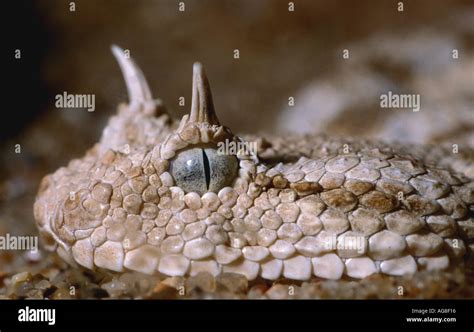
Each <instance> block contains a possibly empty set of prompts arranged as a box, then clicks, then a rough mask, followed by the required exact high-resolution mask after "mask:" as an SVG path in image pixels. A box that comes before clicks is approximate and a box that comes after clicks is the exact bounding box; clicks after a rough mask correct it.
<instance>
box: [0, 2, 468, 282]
mask: <svg viewBox="0 0 474 332" xmlns="http://www.w3.org/2000/svg"><path fill="white" fill-rule="evenodd" d="M180 2H181V1H178V0H155V1H151V0H114V1H112V0H107V1H86V0H78V1H65V0H52V1H33V0H31V1H21V0H19V1H7V2H6V3H5V4H3V5H2V6H3V7H4V10H3V15H5V19H4V22H6V23H8V29H7V30H6V31H5V33H6V38H5V41H4V43H3V47H2V51H3V52H2V53H3V55H4V60H3V61H4V65H6V69H7V71H6V72H7V78H6V80H5V82H7V84H5V87H4V89H5V90H4V91H5V93H4V95H3V96H2V97H3V99H4V100H5V101H6V105H5V104H4V109H3V112H2V121H1V122H2V124H3V126H2V127H3V128H2V131H0V138H1V143H0V149H1V152H2V153H1V154H0V158H1V161H0V234H5V233H8V232H9V233H12V234H36V233H35V232H36V230H35V227H34V222H33V215H32V205H33V201H34V197H35V194H36V191H37V187H38V184H39V181H40V180H41V178H42V177H43V176H44V175H45V174H47V173H50V172H52V171H54V170H55V169H57V168H58V167H59V166H61V165H65V164H66V163H67V162H68V161H69V160H70V159H71V158H75V157H80V156H81V155H82V154H83V153H84V151H85V150H86V149H87V148H89V147H90V146H91V145H92V144H93V143H94V142H96V141H97V140H98V138H99V137H100V134H101V130H102V128H103V126H104V124H105V122H106V121H107V118H108V117H109V116H110V115H112V114H114V112H115V111H116V106H117V104H118V103H120V102H124V101H127V95H126V89H125V84H124V82H123V79H122V76H121V73H120V71H119V68H118V65H117V64H116V62H115V60H114V58H113V56H112V54H111V52H110V45H111V44H117V45H119V46H121V47H123V48H125V49H128V50H130V53H131V56H132V57H133V58H134V59H135V60H136V62H137V63H138V64H139V66H140V67H141V68H142V70H143V71H144V73H145V75H146V77H147V79H148V81H149V83H150V86H151V88H152V91H153V93H154V96H155V97H157V98H161V99H162V100H163V101H164V102H165V104H166V106H167V108H168V111H169V113H170V114H171V115H172V116H173V117H176V118H179V117H180V116H181V115H183V114H184V113H185V112H187V111H188V109H189V106H190V96H191V70H192V63H193V62H194V61H201V62H202V63H203V64H204V66H205V67H206V70H207V73H208V76H209V78H210V81H211V85H212V89H213V94H214V102H215V104H216V110H217V112H218V115H219V118H220V119H221V122H223V123H224V124H226V125H228V126H229V127H231V128H232V129H233V131H234V132H237V133H242V132H246V133H258V132H264V131H266V132H275V131H279V132H296V133H309V132H316V133H328V134H331V135H350V136H361V137H370V138H377V139H379V138H381V139H384V140H389V141H392V140H397V141H402V142H412V143H421V144H425V143H436V144H438V143H452V144H459V145H460V147H461V148H474V134H473V132H474V23H473V22H474V4H473V2H472V1H469V0H464V1H463V0H413V1H404V2H403V11H399V10H398V9H399V6H400V5H399V1H393V0H377V1H367V0H364V1H341V0H331V1H329V0H325V1H313V0H295V1H293V2H294V11H289V10H288V6H289V4H288V3H289V1H286V0H285V1H283V0H258V1H254V0H183V1H182V2H183V3H184V4H185V10H184V11H183V12H181V11H179V6H180V4H179V3H180ZM72 9H74V10H72ZM235 49H238V50H239V53H240V58H239V59H235V58H234V50H235ZM17 50H20V51H21V57H20V58H19V59H17V58H15V54H17ZM344 50H348V51H349V58H348V59H344V58H343V51H344ZM453 50H457V52H458V58H457V59H455V58H453ZM64 91H66V92H68V93H71V94H94V95H95V102H96V110H95V112H92V113H89V112H87V111H85V110H71V109H69V110H63V109H58V108H56V107H55V104H54V101H55V99H54V97H55V95H57V94H62V93H63V92H64ZM387 91H392V92H394V93H408V94H420V97H421V110H420V111H419V112H416V113H415V112H412V111H411V110H397V109H381V108H380V104H379V102H380V94H382V93H386V92H387ZM181 96H184V97H185V100H186V103H185V106H184V107H183V106H179V104H178V99H179V97H181ZM290 97H293V98H294V106H289V104H288V101H289V98H290ZM18 148H20V150H21V153H16V152H19V150H18ZM36 259H37V258H36ZM25 262H27V263H28V264H33V265H34V259H32V257H30V256H28V255H22V254H18V255H17V253H14V252H8V251H2V252H0V288H1V287H2V281H1V279H2V278H3V277H2V276H6V275H10V274H11V273H13V272H15V271H17V270H19V269H25Z"/></svg>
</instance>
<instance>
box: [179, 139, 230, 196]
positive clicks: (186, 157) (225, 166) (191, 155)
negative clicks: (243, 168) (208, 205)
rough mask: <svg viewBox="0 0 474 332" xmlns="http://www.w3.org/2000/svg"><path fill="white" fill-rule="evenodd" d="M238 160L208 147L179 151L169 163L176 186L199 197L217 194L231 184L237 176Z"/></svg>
mask: <svg viewBox="0 0 474 332" xmlns="http://www.w3.org/2000/svg"><path fill="white" fill-rule="evenodd" d="M238 168H239V163H238V160H237V158H236V157H235V156H233V155H224V154H219V153H217V150H216V149H214V148H209V147H195V148H191V149H187V150H183V151H180V152H179V153H178V154H177V156H176V157H175V158H174V159H173V160H172V161H171V174H172V175H173V178H174V180H175V182H176V185H177V186H179V187H181V188H182V189H183V190H184V191H185V192H196V193H198V194H200V195H202V194H204V193H206V192H208V191H212V192H217V191H219V190H220V189H221V188H223V187H225V186H229V185H231V184H232V181H233V180H234V179H235V177H236V176H237V171H238Z"/></svg>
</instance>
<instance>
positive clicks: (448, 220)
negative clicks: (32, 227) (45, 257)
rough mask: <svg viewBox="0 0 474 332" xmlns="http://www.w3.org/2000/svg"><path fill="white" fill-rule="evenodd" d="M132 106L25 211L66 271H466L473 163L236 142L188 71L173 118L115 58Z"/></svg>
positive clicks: (122, 58) (445, 156)
mask: <svg viewBox="0 0 474 332" xmlns="http://www.w3.org/2000/svg"><path fill="white" fill-rule="evenodd" d="M112 52H113V54H114V56H115V58H116V59H117V61H118V63H119V66H120V68H121V70H122V73H123V76H124V78H125V83H126V87H127V90H128V96H129V102H128V103H123V104H120V105H119V106H118V111H117V114H116V115H114V116H112V117H111V118H110V119H109V121H108V123H107V125H106V127H105V129H104V130H103V132H102V136H101V138H100V141H99V142H98V143H96V144H95V145H94V146H93V147H92V148H90V149H89V150H88V151H87V152H86V154H85V155H84V156H83V157H82V158H79V159H73V160H71V161H70V162H69V163H68V165H67V166H64V167H61V168H59V169H58V170H56V171H55V172H54V173H52V174H49V175H46V176H45V177H44V178H43V179H42V181H41V184H40V187H39V190H38V194H37V197H36V200H35V203H34V217H35V221H36V225H37V227H38V230H39V234H40V235H41V239H42V243H43V245H44V247H45V248H46V249H48V250H50V251H53V252H56V253H57V254H58V255H59V256H60V257H61V258H62V259H63V260H65V261H66V262H67V263H69V264H70V265H71V266H73V267H77V268H85V269H88V270H93V271H98V270H104V271H111V272H116V273H124V272H127V271H135V272H139V273H144V274H148V275H159V276H166V277H174V276H181V277H183V276H184V277H186V276H195V275H197V274H199V273H201V272H207V273H210V274H212V275H214V276H217V275H219V274H221V273H237V274H240V275H243V276H245V278H247V279H248V280H254V279H257V278H262V279H265V280H277V279H279V278H287V279H290V280H302V281H305V280H310V279H312V278H321V279H328V280H339V279H350V280H361V279H364V278H367V277H369V276H371V275H373V274H383V275H388V276H410V275H413V274H415V273H418V272H419V271H443V270H449V269H450V268H453V267H456V266H460V265H462V264H464V263H465V262H466V260H467V259H468V257H469V254H470V252H471V250H472V247H473V246H472V243H473V239H474V218H473V213H472V211H473V210H474V181H473V180H472V178H471V177H470V176H469V175H467V173H466V171H465V170H466V169H468V168H470V167H472V163H471V161H472V160H469V158H467V159H466V158H463V156H462V154H456V153H454V152H453V151H451V150H450V149H449V148H446V147H443V146H428V145H424V146H410V145H407V144H397V143H386V142H382V141H370V140H365V139H352V138H350V137H331V136H327V135H321V134H317V133H315V134H306V135H302V136H299V135H282V134H277V133H270V134H268V135H235V134H233V132H232V131H231V130H230V129H229V128H228V127H226V126H224V125H222V124H221V123H220V121H219V119H218V117H217V115H216V111H215V108H214V104H213V99H212V94H211V89H210V85H209V80H208V78H207V76H206V74H205V72H204V69H203V66H202V65H201V64H200V63H195V64H194V65H193V79H192V101H191V107H190V112H189V114H186V115H184V116H183V117H182V118H181V119H178V120H177V119H173V118H172V117H171V116H170V115H169V114H168V112H167V111H166V108H165V106H164V105H163V102H162V101H161V100H160V99H154V98H153V97H152V94H151V91H150V87H149V86H148V83H147V81H146V79H145V76H144V74H143V72H142V71H141V70H140V68H139V67H138V66H137V64H136V63H135V62H134V60H133V59H132V58H130V56H129V55H127V54H126V53H125V52H124V50H122V49H121V48H119V47H118V46H112Z"/></svg>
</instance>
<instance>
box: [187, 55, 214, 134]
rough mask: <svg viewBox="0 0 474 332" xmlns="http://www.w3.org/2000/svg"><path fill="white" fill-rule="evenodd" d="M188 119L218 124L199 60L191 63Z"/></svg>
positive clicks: (208, 87) (209, 89)
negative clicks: (190, 94)
mask: <svg viewBox="0 0 474 332" xmlns="http://www.w3.org/2000/svg"><path fill="white" fill-rule="evenodd" d="M188 121H190V122H207V123H209V124H211V125H220V123H219V120H218V119H217V116H216V112H215V110H214V103H213V102H212V94H211V87H210V86H209V81H208V79H207V76H206V73H205V72H204V68H203V67H202V65H201V64H200V63H199V62H195V63H194V65H193V97H192V101H191V112H190V114H189V120H188Z"/></svg>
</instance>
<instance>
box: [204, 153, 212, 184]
mask: <svg viewBox="0 0 474 332" xmlns="http://www.w3.org/2000/svg"><path fill="white" fill-rule="evenodd" d="M202 160H203V162H204V175H205V177H206V188H207V189H209V184H210V183H211V167H210V166H209V159H208V158H207V155H206V152H205V151H204V149H202Z"/></svg>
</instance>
